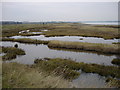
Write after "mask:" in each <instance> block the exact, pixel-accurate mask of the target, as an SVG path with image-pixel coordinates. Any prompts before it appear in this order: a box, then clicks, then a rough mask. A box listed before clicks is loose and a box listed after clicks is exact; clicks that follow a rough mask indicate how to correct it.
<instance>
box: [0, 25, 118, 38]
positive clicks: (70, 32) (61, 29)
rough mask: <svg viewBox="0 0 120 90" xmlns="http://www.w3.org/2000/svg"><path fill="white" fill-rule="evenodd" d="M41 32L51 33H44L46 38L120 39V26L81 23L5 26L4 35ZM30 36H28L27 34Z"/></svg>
mask: <svg viewBox="0 0 120 90" xmlns="http://www.w3.org/2000/svg"><path fill="white" fill-rule="evenodd" d="M28 29H29V30H30V31H34V32H36V31H41V30H43V29H48V30H49V31H47V32H44V31H42V32H43V34H44V35H45V36H49V37H50V36H91V37H102V38H105V39H111V38H120V35H119V33H118V32H119V29H118V26H115V25H112V26H107V25H106V26H98V25H97V26H95V25H94V26H93V25H83V24H80V23H53V24H44V25H43V24H19V25H16V24H15V25H3V26H2V31H3V32H2V35H3V37H6V36H8V37H9V36H15V35H19V33H18V32H20V31H22V30H28ZM26 35H28V34H26Z"/></svg>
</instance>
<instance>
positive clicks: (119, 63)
mask: <svg viewBox="0 0 120 90" xmlns="http://www.w3.org/2000/svg"><path fill="white" fill-rule="evenodd" d="M111 63H112V64H116V65H119V66H120V59H119V58H115V59H113V60H112V62H111Z"/></svg>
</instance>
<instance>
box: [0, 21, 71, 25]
mask: <svg viewBox="0 0 120 90" xmlns="http://www.w3.org/2000/svg"><path fill="white" fill-rule="evenodd" d="M48 23H66V22H56V21H52V22H15V21H1V22H0V24H2V25H6V24H48ZM69 23H70V22H69Z"/></svg>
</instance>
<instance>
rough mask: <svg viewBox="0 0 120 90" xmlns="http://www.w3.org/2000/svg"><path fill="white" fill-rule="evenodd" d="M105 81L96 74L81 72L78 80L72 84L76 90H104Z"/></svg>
mask: <svg viewBox="0 0 120 90" xmlns="http://www.w3.org/2000/svg"><path fill="white" fill-rule="evenodd" d="M105 81H106V79H105V77H103V76H100V75H98V74H93V73H84V72H82V73H81V74H80V76H79V78H77V79H75V80H73V84H74V85H75V86H76V87H77V88H106V87H108V86H107V84H106V82H105ZM86 86H87V87H86Z"/></svg>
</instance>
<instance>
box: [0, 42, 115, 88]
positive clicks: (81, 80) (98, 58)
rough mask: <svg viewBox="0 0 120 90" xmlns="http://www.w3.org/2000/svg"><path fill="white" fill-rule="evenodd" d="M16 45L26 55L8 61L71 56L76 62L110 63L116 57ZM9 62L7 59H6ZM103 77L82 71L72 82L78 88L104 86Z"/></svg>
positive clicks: (22, 61) (28, 62) (29, 45)
mask: <svg viewBox="0 0 120 90" xmlns="http://www.w3.org/2000/svg"><path fill="white" fill-rule="evenodd" d="M16 43H17V42H2V46H14V45H15V44H16ZM17 44H18V47H19V48H21V49H24V50H25V52H26V55H23V56H17V58H16V59H15V60H12V61H10V62H19V63H23V64H33V63H34V59H36V58H44V57H49V58H71V59H73V60H76V61H77V62H85V63H97V64H105V65H112V64H111V60H112V59H113V58H116V56H115V55H112V56H105V55H98V54H95V53H86V52H71V51H62V50H52V49H49V48H48V47H47V45H37V46H36V45H31V44H21V43H17ZM8 62H9V61H8ZM105 80H106V79H105V78H104V77H102V76H100V75H98V74H92V73H83V72H81V75H80V76H79V77H78V78H77V79H75V80H73V82H72V83H73V84H74V85H75V86H76V87H78V88H86V87H87V88H93V87H96V88H104V87H106V83H105Z"/></svg>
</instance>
